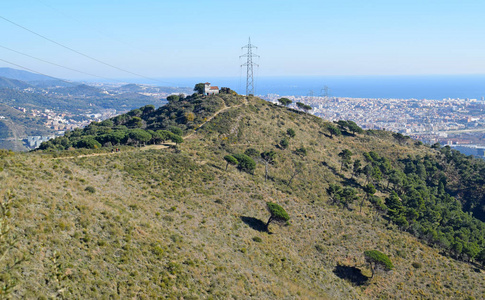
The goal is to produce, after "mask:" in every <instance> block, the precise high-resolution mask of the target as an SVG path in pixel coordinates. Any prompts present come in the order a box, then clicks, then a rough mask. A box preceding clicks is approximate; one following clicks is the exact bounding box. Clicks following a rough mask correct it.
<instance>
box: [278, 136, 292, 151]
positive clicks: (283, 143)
mask: <svg viewBox="0 0 485 300" xmlns="http://www.w3.org/2000/svg"><path fill="white" fill-rule="evenodd" d="M289 145H290V143H289V142H288V139H287V138H283V139H282V140H281V141H280V146H281V148H282V149H286V148H288V146H289Z"/></svg>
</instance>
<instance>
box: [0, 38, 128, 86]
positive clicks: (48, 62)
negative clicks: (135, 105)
mask: <svg viewBox="0 0 485 300" xmlns="http://www.w3.org/2000/svg"><path fill="white" fill-rule="evenodd" d="M0 48H3V49H6V50H9V51H12V52H15V53H17V54H20V55H23V56H27V57H30V58H33V59H36V60H38V61H41V62H44V63H47V64H51V65H53V66H56V67H60V68H64V69H66V70H70V71H74V72H78V73H81V74H84V75H88V76H93V77H97V78H101V79H105V80H110V81H111V80H112V81H118V82H123V81H121V80H117V79H112V78H106V77H102V76H98V75H94V74H91V73H87V72H83V71H79V70H76V69H73V68H69V67H66V66H63V65H59V64H56V63H53V62H50V61H47V60H44V59H41V58H38V57H35V56H32V55H29V54H26V53H22V52H20V51H17V50H14V49H11V48H8V47H5V46H2V45H0Z"/></svg>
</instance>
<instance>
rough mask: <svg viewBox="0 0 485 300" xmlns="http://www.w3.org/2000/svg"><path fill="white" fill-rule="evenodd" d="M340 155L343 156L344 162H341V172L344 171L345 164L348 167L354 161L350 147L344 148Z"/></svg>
mask: <svg viewBox="0 0 485 300" xmlns="http://www.w3.org/2000/svg"><path fill="white" fill-rule="evenodd" d="M338 156H339V157H341V158H342V163H341V164H340V172H342V169H343V167H344V166H345V168H346V169H347V168H348V167H349V165H350V163H351V162H352V152H351V151H350V150H349V149H344V150H342V151H341V152H340V153H339V154H338Z"/></svg>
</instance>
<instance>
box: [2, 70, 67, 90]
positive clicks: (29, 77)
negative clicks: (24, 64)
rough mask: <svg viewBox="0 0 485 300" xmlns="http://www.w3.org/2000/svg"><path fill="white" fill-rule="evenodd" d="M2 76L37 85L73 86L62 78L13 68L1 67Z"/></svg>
mask: <svg viewBox="0 0 485 300" xmlns="http://www.w3.org/2000/svg"><path fill="white" fill-rule="evenodd" d="M0 77H5V78H8V79H14V80H20V81H24V82H27V83H28V84H29V85H33V86H37V87H53V86H72V84H70V83H69V82H66V81H64V80H62V79H56V78H54V77H50V76H45V75H40V74H35V73H32V72H28V71H23V70H16V69H12V68H0Z"/></svg>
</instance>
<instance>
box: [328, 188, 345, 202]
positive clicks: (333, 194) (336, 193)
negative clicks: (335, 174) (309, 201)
mask: <svg viewBox="0 0 485 300" xmlns="http://www.w3.org/2000/svg"><path fill="white" fill-rule="evenodd" d="M341 190H342V187H341V186H340V185H338V184H332V183H331V184H330V185H329V186H328V188H327V193H328V195H329V196H330V200H331V203H332V204H336V203H339V202H340V191H341Z"/></svg>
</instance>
